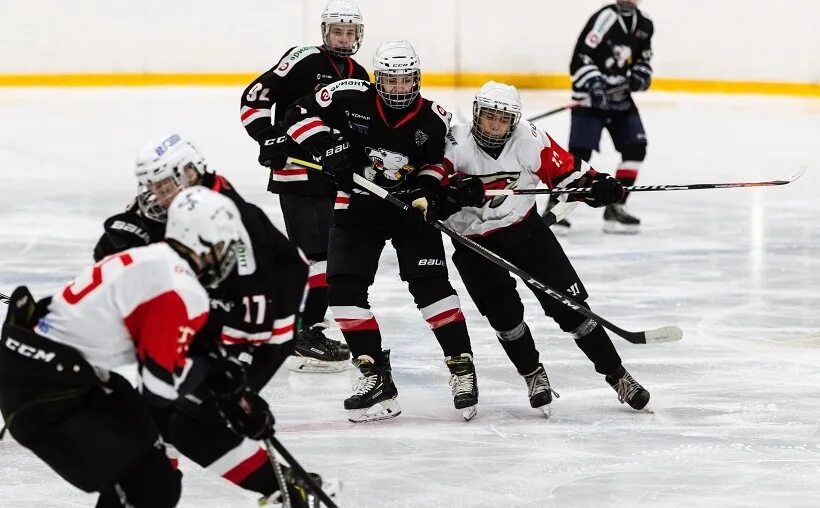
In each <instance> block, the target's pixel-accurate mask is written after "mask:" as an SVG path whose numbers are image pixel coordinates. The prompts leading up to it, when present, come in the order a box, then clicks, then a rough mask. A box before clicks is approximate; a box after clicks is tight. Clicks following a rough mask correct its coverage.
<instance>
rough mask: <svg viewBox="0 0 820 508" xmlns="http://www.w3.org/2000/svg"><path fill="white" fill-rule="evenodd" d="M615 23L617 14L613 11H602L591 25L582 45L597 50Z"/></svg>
mask: <svg viewBox="0 0 820 508" xmlns="http://www.w3.org/2000/svg"><path fill="white" fill-rule="evenodd" d="M616 21H618V14H617V13H616V12H615V11H614V10H613V9H605V10H603V11H602V12H601V14H599V15H598V18H597V19H596V20H595V23H593V25H592V30H590V31H589V33H587V35H586V37H584V43H585V44H586V45H587V46H589V47H590V48H597V47H598V44H600V43H601V41H602V40H604V37H605V36H606V33H607V32H609V29H610V28H612V25H614V24H615V22H616Z"/></svg>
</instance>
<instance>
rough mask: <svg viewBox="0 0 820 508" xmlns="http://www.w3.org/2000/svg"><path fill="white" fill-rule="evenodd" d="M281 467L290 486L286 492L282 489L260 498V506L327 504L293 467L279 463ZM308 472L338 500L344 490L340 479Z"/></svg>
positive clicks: (295, 507)
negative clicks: (325, 477) (331, 478)
mask: <svg viewBox="0 0 820 508" xmlns="http://www.w3.org/2000/svg"><path fill="white" fill-rule="evenodd" d="M279 469H280V471H281V472H282V476H283V477H284V479H285V484H286V485H287V486H288V488H287V489H286V492H285V493H283V492H282V490H281V489H280V490H277V491H276V492H274V493H273V494H271V495H269V496H266V497H263V498H261V499H259V506H263V507H265V508H285V507H291V508H319V507H320V506H325V505H324V504H322V503H321V501H320V500H319V497H318V496H317V495H316V494H315V493H314V492H313V490H312V489H311V487H310V486H309V485H308V484H307V482H306V481H305V480H304V479H302V478H300V477H297V475H295V474H294V473H293V470H292V469H290V468H289V467H287V466H285V465H282V464H280V465H279ZM308 474H309V475H310V477H311V479H313V481H314V482H315V483H316V484H317V485H318V486H319V487H320V488H321V489H322V490H323V491H324V492H325V494H327V496H328V497H329V498H330V499H331V500H333V501H334V502H338V498H339V495H340V494H341V490H342V484H341V482H340V481H339V480H330V479H324V478H322V477H321V476H319V475H318V474H316V473H308ZM277 475H278V473H277Z"/></svg>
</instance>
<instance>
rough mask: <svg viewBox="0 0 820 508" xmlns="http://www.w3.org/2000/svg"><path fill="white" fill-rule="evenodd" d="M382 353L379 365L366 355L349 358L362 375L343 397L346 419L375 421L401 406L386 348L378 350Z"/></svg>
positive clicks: (386, 416) (356, 421)
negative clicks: (347, 395)
mask: <svg viewBox="0 0 820 508" xmlns="http://www.w3.org/2000/svg"><path fill="white" fill-rule="evenodd" d="M382 355H383V361H382V363H381V364H380V365H376V363H375V362H374V361H373V358H371V357H369V356H367V355H362V356H359V357H358V358H356V359H355V360H354V361H353V363H354V364H355V365H356V367H358V369H359V371H360V372H361V374H362V375H361V376H360V377H359V379H358V380H357V381H356V384H354V385H353V395H351V396H350V397H348V398H346V399H345V409H347V419H348V420H350V421H351V422H354V423H358V422H375V421H377V420H386V419H387V418H395V417H396V416H399V415H400V414H401V407H400V406H399V403H398V402H396V397H397V396H398V395H399V391H398V390H397V389H396V385H394V384H393V375H392V372H391V370H390V350H389V349H388V350H386V351H382Z"/></svg>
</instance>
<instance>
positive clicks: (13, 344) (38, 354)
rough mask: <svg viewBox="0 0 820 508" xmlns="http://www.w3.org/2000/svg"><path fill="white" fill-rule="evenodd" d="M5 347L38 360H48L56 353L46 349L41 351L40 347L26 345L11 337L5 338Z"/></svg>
mask: <svg viewBox="0 0 820 508" xmlns="http://www.w3.org/2000/svg"><path fill="white" fill-rule="evenodd" d="M5 345H6V347H7V348H9V349H11V350H12V351H14V352H16V353H19V354H21V355H23V356H27V357H29V358H34V359H35V360H40V361H43V362H46V363H48V362H50V361H51V360H53V359H54V357H55V356H57V353H50V352H48V351H43V350H42V349H38V348H35V347H31V346H27V345H25V344H22V343H20V342H17V341H16V340H14V339H12V338H11V337H7V338H6V343H5Z"/></svg>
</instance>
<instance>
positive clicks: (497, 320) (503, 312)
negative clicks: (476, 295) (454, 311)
mask: <svg viewBox="0 0 820 508" xmlns="http://www.w3.org/2000/svg"><path fill="white" fill-rule="evenodd" d="M475 304H476V307H478V310H479V311H480V312H481V313H482V314H483V315H484V316H487V321H489V322H490V326H492V327H493V330H496V331H504V332H507V331H510V330H513V329H515V328H516V327H517V326H519V325H520V324H522V322H523V321H524V305H523V304H522V303H521V299H520V298H518V294H517V293H515V294H513V295H511V296H509V297H507V298H493V299H492V301H487V299H482V300H481V301H480V302H475Z"/></svg>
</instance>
